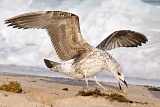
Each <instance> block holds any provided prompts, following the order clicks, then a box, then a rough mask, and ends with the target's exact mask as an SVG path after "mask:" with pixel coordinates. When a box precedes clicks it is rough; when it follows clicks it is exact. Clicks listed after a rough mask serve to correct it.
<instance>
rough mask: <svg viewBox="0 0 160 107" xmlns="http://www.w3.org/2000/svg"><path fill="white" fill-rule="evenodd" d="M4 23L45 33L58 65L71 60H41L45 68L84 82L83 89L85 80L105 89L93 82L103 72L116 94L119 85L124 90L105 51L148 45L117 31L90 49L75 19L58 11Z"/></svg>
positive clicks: (132, 34) (121, 77) (118, 72)
mask: <svg viewBox="0 0 160 107" xmlns="http://www.w3.org/2000/svg"><path fill="white" fill-rule="evenodd" d="M5 23H6V24H8V26H13V28H18V29H21V28H23V29H29V28H38V29H46V31H47V32H48V35H49V36H50V39H51V41H52V44H53V46H54V48H55V50H56V53H57V55H58V57H59V58H60V59H61V60H62V61H67V60H70V59H74V60H73V62H72V63H67V62H66V63H58V62H54V61H51V60H48V59H44V62H45V64H46V66H47V67H48V68H50V69H52V70H53V71H56V72H62V73H64V74H66V75H68V76H70V77H73V78H76V79H83V78H85V81H86V85H87V88H88V78H89V77H94V80H95V82H96V83H97V84H98V85H99V86H100V87H102V88H103V89H106V88H105V87H103V86H102V85H101V84H100V83H99V82H98V81H97V79H96V74H98V73H99V72H101V71H102V70H103V69H105V70H108V71H110V72H111V73H113V75H114V76H115V78H116V79H117V81H118V83H119V87H120V90H121V84H122V83H124V84H125V85H126V87H127V83H126V81H125V79H124V74H123V70H122V68H121V66H120V65H119V63H118V62H117V61H116V60H115V59H114V58H113V57H112V56H111V55H110V54H109V53H107V52H106V51H107V50H111V49H114V48H116V47H137V46H141V44H142V43H146V42H147V41H148V40H147V38H146V37H145V36H144V35H143V34H141V33H139V32H135V31H131V30H120V31H115V32H114V33H112V34H111V35H109V36H108V37H107V38H106V39H104V40H103V41H102V42H101V43H100V44H99V45H98V46H97V47H93V46H91V45H90V44H88V43H87V42H86V41H85V40H84V39H83V37H82V35H81V32H80V25H79V18H78V16H77V15H75V14H72V13H68V12H62V11H46V12H43V11H40V12H31V13H25V14H21V15H18V16H15V17H12V18H10V19H7V20H5ZM106 90H107V89H106Z"/></svg>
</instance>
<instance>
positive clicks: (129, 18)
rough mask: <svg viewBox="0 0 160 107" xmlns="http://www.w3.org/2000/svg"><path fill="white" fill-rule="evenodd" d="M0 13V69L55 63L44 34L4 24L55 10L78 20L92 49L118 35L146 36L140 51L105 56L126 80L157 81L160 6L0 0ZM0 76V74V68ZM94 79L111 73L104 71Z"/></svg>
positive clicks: (134, 1)
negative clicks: (135, 33)
mask: <svg viewBox="0 0 160 107" xmlns="http://www.w3.org/2000/svg"><path fill="white" fill-rule="evenodd" d="M0 9H1V14H0V16H1V17H0V65H14V66H29V67H38V68H42V69H45V68H46V66H45V65H44V63H43V59H44V58H48V59H52V60H55V61H59V59H58V57H57V55H56V52H55V50H54V48H53V47H52V45H51V42H50V39H49V37H48V36H47V33H46V31H45V30H36V29H30V30H19V29H13V28H12V27H7V25H5V24H4V20H5V19H8V18H10V17H13V16H15V15H19V14H22V13H27V12H33V11H47V10H49V11H55V10H58V11H67V12H71V13H74V14H76V15H78V16H79V18H80V26H81V33H82V35H83V37H84V38H85V39H86V40H87V41H88V42H89V43H90V44H91V45H93V46H96V45H98V44H99V43H100V42H101V41H102V40H103V39H105V38H106V37H107V36H108V35H109V34H111V33H113V32H114V31H117V30H122V29H130V30H134V31H138V32H141V33H143V34H145V35H146V36H147V38H148V40H149V42H147V43H146V44H143V45H142V46H141V47H138V48H118V49H113V50H111V51H108V52H109V53H110V54H111V55H112V56H113V57H114V58H115V59H116V60H117V61H118V62H119V63H120V65H121V66H122V68H123V70H124V73H125V77H126V78H141V79H152V80H160V17H159V16H160V2H158V1H157V2H156V0H143V1H141V0H45V1H44V0H16V1H14V0H1V3H0ZM17 69H18V68H17ZM0 71H4V69H2V66H0ZM11 72H14V71H12V70H11ZM24 72H27V71H24ZM98 76H99V78H101V77H104V76H111V74H110V72H108V71H103V72H102V73H100V74H99V75H98Z"/></svg>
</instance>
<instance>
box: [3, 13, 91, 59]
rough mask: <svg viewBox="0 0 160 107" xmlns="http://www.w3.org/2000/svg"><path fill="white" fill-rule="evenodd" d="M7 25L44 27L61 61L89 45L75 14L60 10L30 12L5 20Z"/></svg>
mask: <svg viewBox="0 0 160 107" xmlns="http://www.w3.org/2000/svg"><path fill="white" fill-rule="evenodd" d="M5 23H6V24H8V26H13V28H18V29H21V28H23V29H29V28H39V29H46V30H47V32H48V34H49V36H50V39H51V41H52V43H53V45H54V47H55V50H56V52H57V54H58V56H59V58H60V59H61V60H63V61H65V60H69V59H72V58H75V57H76V56H79V55H80V54H82V53H83V52H85V51H86V49H87V47H86V46H90V45H89V44H88V43H86V41H85V40H84V39H83V37H82V36H81V32H80V26H79V18H78V16H77V15H74V14H71V13H67V12H61V11H47V12H31V13H26V14H22V15H18V16H15V17H13V18H10V19H8V20H5Z"/></svg>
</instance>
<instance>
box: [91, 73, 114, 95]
mask: <svg viewBox="0 0 160 107" xmlns="http://www.w3.org/2000/svg"><path fill="white" fill-rule="evenodd" d="M94 80H95V82H96V83H97V84H98V85H99V86H100V87H102V88H103V89H104V90H106V91H108V92H117V91H114V90H108V89H107V88H106V87H104V86H102V85H101V84H100V83H99V82H98V81H97V78H96V76H94Z"/></svg>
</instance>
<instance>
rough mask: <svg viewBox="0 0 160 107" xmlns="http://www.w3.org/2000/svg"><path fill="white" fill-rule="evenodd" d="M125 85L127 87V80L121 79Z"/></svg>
mask: <svg viewBox="0 0 160 107" xmlns="http://www.w3.org/2000/svg"><path fill="white" fill-rule="evenodd" d="M122 82H123V83H124V84H125V85H126V87H127V88H128V84H127V82H126V81H125V80H124V81H122Z"/></svg>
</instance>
